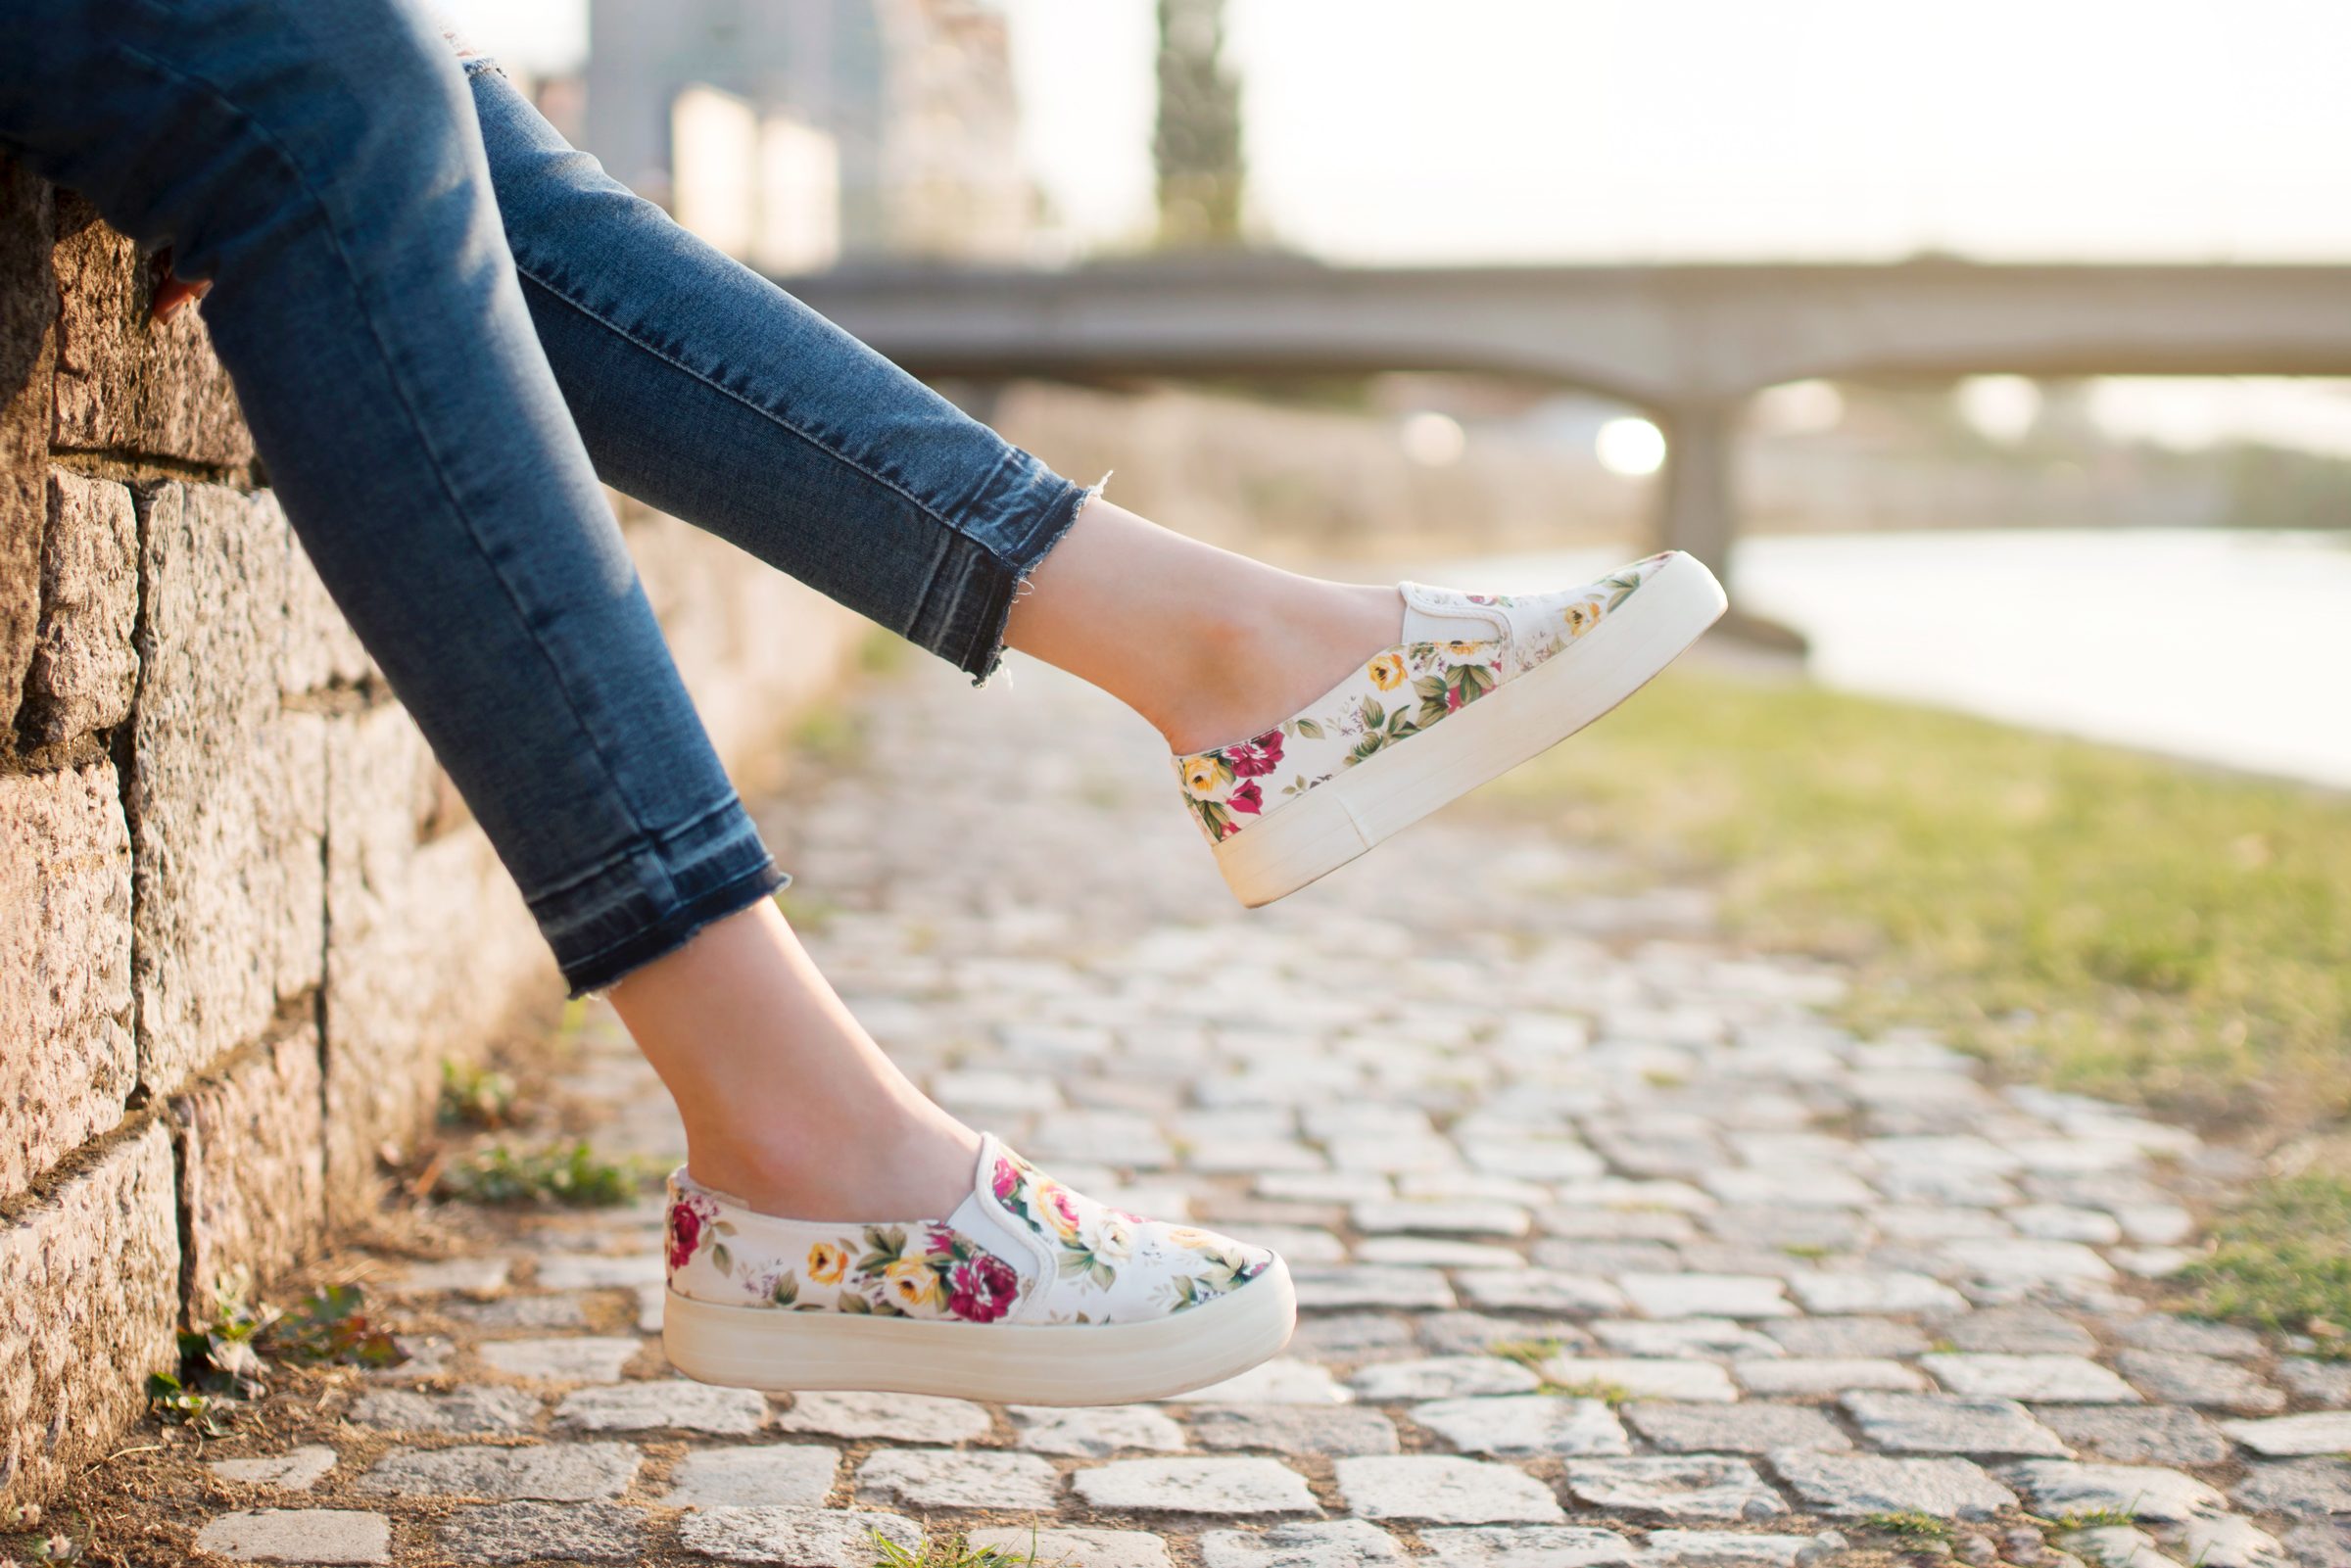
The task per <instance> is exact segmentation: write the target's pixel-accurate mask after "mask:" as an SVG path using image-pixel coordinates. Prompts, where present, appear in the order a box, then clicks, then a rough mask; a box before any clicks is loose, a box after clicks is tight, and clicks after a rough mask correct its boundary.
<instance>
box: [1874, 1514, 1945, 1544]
mask: <svg viewBox="0 0 2351 1568" xmlns="http://www.w3.org/2000/svg"><path fill="white" fill-rule="evenodd" d="M1861 1528H1862V1529H1864V1530H1868V1531H1873V1532H1875V1533H1876V1534H1878V1535H1881V1536H1895V1537H1897V1538H1899V1539H1901V1540H1903V1541H1949V1540H1950V1539H1951V1536H1952V1534H1953V1530H1952V1525H1951V1522H1950V1521H1949V1520H1948V1519H1938V1518H1936V1517H1935V1516H1934V1515H1933V1514H1931V1513H1922V1512H1920V1511H1919V1510H1918V1509H1916V1508H1904V1509H1902V1510H1900V1511H1899V1512H1895V1513H1873V1514H1869V1515H1866V1516H1865V1517H1863V1519H1862V1520H1861Z"/></svg>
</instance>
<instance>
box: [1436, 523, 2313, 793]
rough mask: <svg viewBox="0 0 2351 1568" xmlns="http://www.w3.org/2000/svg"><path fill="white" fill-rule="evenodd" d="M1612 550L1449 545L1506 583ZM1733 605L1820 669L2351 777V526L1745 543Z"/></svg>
mask: <svg viewBox="0 0 2351 1568" xmlns="http://www.w3.org/2000/svg"><path fill="white" fill-rule="evenodd" d="M1633 552H1634V551H1628V550H1626V549H1623V548H1602V549H1574V550H1561V551H1558V552H1556V553H1546V554H1542V555H1512V556H1496V557H1488V558H1484V559H1480V560H1476V561H1457V562H1453V563H1449V564H1448V565H1447V566H1446V567H1445V568H1443V570H1442V572H1441V573H1439V572H1435V571H1432V572H1431V573H1430V576H1431V577H1433V578H1435V580H1437V581H1440V582H1453V583H1457V584H1461V585H1464V586H1477V587H1484V586H1486V585H1488V584H1492V585H1493V586H1494V587H1496V588H1497V589H1499V590H1500V591H1502V592H1506V593H1507V592H1510V591H1511V590H1513V589H1521V590H1523V589H1532V588H1536V587H1543V586H1557V585H1558V584H1560V583H1563V582H1572V581H1578V580H1581V579H1582V578H1585V577H1589V576H1593V575H1596V574H1597V573H1599V572H1601V571H1604V570H1606V569H1607V567H1608V566H1610V565H1612V564H1614V563H1615V562H1616V561H1617V560H1619V559H1622V558H1623V557H1624V556H1625V555H1626V554H1627V553H1633ZM1731 592H1732V596H1733V598H1734V600H1735V601H1736V602H1737V603H1738V604H1740V605H1741V606H1742V607H1743V608H1745V609H1747V610H1749V611H1751V612H1752V613H1754V614H1758V615H1764V616H1768V617H1770V618H1771V619H1773V620H1777V621H1781V622H1783V623H1785V624H1787V625H1790V626H1793V627H1796V628H1797V629H1798V630H1799V631H1801V632H1802V633H1803V634H1804V635H1805V636H1806V637H1808V638H1809V639H1810V640H1811V642H1812V660H1811V671H1812V674H1813V676H1814V677H1815V678H1816V679H1818V680H1819V681H1821V682H1823V683H1824V684H1826V685H1829V686H1833V687H1841V688H1844V689H1848V690H1853V691H1867V692H1873V693H1877V694H1880V695H1885V696H1895V697H1904V698H1909V699H1913V700H1916V701H1921V702H1929V703H1934V704H1938V705H1940V706H1943V707H1948V708H1955V709H1959V710H1961V711H1964V712H1968V713H1975V714H1981V715H1984V716H1986V717H1989V718H1994V719H2003V720H2007V721H2010V722H2012V723H2017V724H2024V725H2031V726H2035V727H2038V728H2041V729H2047V730H2055V731H2060V732H2063V733H2066V734H2069V735H2078V736H2087V737H2090V738H2093V739H2099V740H2110V741H2116V742H2119V743H2121V744H2125V745H2130V746H2135V747H2139V748H2141V749H2145V750H2150V751H2159V752H2165V753H2169V754H2172V755H2175V756H2182V757H2189V758H2194V759H2197V760H2201V761H2208V762H2216V763H2220V764H2223V765H2225V766H2228V767H2231V768H2238V769H2243V770H2246V771H2250V772H2255V773H2265V774H2275V775H2279V776H2281V777H2286V778H2293V779H2303V780H2309V781H2313V782H2316V783H2320V784H2330V785H2333V786H2336V787H2339V788H2351V535H2344V534H2323V533H2252V532H2234V531H2230V530H2224V529H2211V530H2135V529H2134V530H2090V529H2084V530H2079V531H2062V532H2046V531H2038V530H2037V531H2033V532H2021V531H2020V532H1982V533H1956V532H1955V533H1933V534H1848V535H1806V536H1792V537H1786V538H1764V539H1753V540H1749V541H1746V542H1744V543H1742V544H1741V545H1740V546H1738V552H1737V555H1736V557H1735V559H1734V561H1733V579H1732V587H1731Z"/></svg>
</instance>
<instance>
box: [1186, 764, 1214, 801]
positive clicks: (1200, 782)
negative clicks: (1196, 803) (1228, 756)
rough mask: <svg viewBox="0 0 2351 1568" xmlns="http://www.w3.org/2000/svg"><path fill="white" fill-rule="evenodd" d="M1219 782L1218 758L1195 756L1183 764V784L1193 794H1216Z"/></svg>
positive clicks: (1203, 795) (1204, 795)
mask: <svg viewBox="0 0 2351 1568" xmlns="http://www.w3.org/2000/svg"><path fill="white" fill-rule="evenodd" d="M1217 784H1218V778H1217V759H1216V758H1214V757H1194V758H1192V760H1191V761H1189V762H1187V763H1185V764H1184V765H1183V786H1184V787H1185V788H1186V789H1189V790H1190V791H1191V792H1192V793H1193V794H1195V795H1200V796H1202V797H1206V796H1208V795H1211V794H1214V793H1215V792H1216V788H1217Z"/></svg>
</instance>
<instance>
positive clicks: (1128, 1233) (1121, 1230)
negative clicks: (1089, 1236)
mask: <svg viewBox="0 0 2351 1568" xmlns="http://www.w3.org/2000/svg"><path fill="white" fill-rule="evenodd" d="M1094 1256H1095V1257H1097V1258H1107V1259H1110V1260H1111V1261H1112V1262H1119V1263H1123V1262H1125V1261H1126V1260H1127V1259H1129V1258H1132V1257H1133V1256H1134V1227H1133V1226H1132V1225H1130V1224H1128V1222H1127V1220H1126V1218H1125V1217H1124V1216H1122V1215H1119V1214H1105V1215H1103V1216H1102V1224H1101V1227H1100V1228H1099V1229H1098V1230H1097V1231H1096V1232H1095V1234H1094Z"/></svg>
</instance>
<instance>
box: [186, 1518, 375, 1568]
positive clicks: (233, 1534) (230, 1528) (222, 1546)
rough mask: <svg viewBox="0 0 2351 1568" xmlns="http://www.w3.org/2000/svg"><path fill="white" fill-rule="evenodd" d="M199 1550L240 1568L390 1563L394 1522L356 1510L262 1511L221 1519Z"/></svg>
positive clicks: (203, 1535) (200, 1537) (202, 1534)
mask: <svg viewBox="0 0 2351 1568" xmlns="http://www.w3.org/2000/svg"><path fill="white" fill-rule="evenodd" d="M196 1544H197V1545H198V1546H199V1547H200V1548H202V1549H203V1550H205V1551H207V1552H218V1553H219V1554H220V1555H221V1556H223V1557H234V1558H236V1559H237V1560H238V1561H240V1562H294V1563H312V1564H326V1563H334V1564H338V1565H340V1564H347V1563H353V1564H365V1563H380V1562H390V1561H391V1560H392V1521H391V1520H390V1519H387V1518H386V1517H384V1515H382V1514H380V1513H364V1512H361V1511H360V1510H358V1509H356V1508H262V1509H254V1510H250V1511H245V1512H239V1513H224V1514H222V1515H221V1516H220V1517H219V1518H217V1519H215V1520H213V1521H212V1522H211V1523H209V1524H207V1525H206V1526H205V1527H204V1528H203V1529H202V1530H201V1531H198V1532H197V1535H196Z"/></svg>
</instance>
